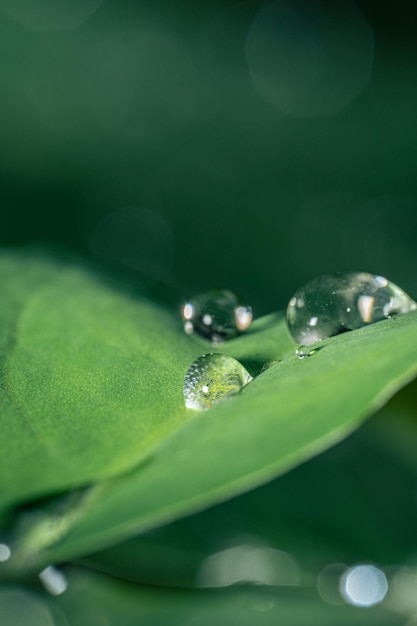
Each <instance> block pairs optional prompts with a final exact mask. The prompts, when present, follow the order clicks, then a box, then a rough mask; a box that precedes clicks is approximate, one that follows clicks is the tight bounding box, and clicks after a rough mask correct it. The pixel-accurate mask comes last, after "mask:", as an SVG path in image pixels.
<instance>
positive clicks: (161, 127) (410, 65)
mask: <svg viewBox="0 0 417 626" xmlns="http://www.w3.org/2000/svg"><path fill="white" fill-rule="evenodd" d="M26 4H28V0H18V1H16V3H13V2H11V1H10V0H2V1H1V2H0V56H1V59H2V61H1V66H0V81H1V116H0V125H1V137H2V141H1V145H0V189H1V222H0V243H1V244H15V243H23V242H27V241H34V240H35V241H38V240H43V241H52V242H53V243H58V244H64V245H65V246H67V247H70V248H72V249H75V250H77V251H81V252H82V253H83V254H87V255H90V254H92V255H93V256H94V255H95V256H98V257H99V258H101V259H102V260H107V261H110V262H111V263H113V264H115V265H116V266H122V267H130V268H131V269H132V268H133V269H134V271H139V272H144V273H145V274H151V275H152V276H154V277H155V276H156V277H157V278H158V280H162V281H163V282H166V283H168V284H169V285H171V286H173V287H174V290H175V293H176V294H178V298H181V297H183V296H187V295H189V294H190V293H193V292H195V291H199V290H204V289H206V288H211V287H213V286H227V287H230V288H232V289H235V290H237V291H239V292H241V293H243V294H244V295H245V296H246V297H247V299H248V301H249V302H251V303H252V304H253V306H254V308H255V312H256V313H257V314H262V313H265V312H268V311H271V310H274V309H277V308H283V307H285V306H286V303H287V301H288V299H289V298H290V296H291V294H292V292H293V291H294V290H295V289H296V288H297V287H299V286H300V285H301V284H302V283H304V282H306V281H308V280H309V279H311V278H312V277H314V276H316V275H318V274H321V273H324V272H328V271H335V270H343V269H353V270H356V269H361V270H367V271H370V272H375V273H380V274H383V275H386V276H387V277H389V278H391V279H392V280H393V281H394V282H397V283H399V284H400V285H401V286H402V287H403V288H404V289H406V290H408V291H409V292H411V293H412V294H413V295H416V294H417V279H416V276H415V265H416V260H417V251H416V245H415V238H416V226H417V214H416V189H415V170H416V162H417V128H416V110H417V82H416V80H415V76H416V39H415V29H414V27H413V23H414V11H413V9H412V4H411V3H404V2H403V3H401V2H400V3H396V4H395V5H394V4H392V3H388V2H386V3H378V4H374V3H371V2H359V3H358V4H357V7H358V10H359V11H360V12H361V13H362V18H361V19H365V20H367V22H368V24H369V32H370V33H372V34H373V62H372V71H371V74H370V79H369V82H368V84H367V85H366V86H365V87H364V89H363V90H362V91H360V93H359V94H358V95H357V97H355V98H354V99H353V100H352V102H351V103H350V104H348V105H347V106H346V107H344V108H342V110H341V111H340V112H335V113H332V114H329V115H313V116H308V115H307V116H305V115H304V116H301V117H300V116H297V115H293V114H291V112H290V113H289V114H288V112H285V113H283V112H281V111H280V110H279V108H278V107H276V106H274V105H273V104H271V103H269V102H266V101H265V99H263V98H262V97H261V96H260V95H259V94H258V93H257V92H256V90H255V89H254V87H253V84H252V82H251V79H250V75H249V71H248V64H247V61H246V56H245V42H246V41H247V38H248V34H249V33H250V32H251V28H253V24H254V20H256V16H257V14H258V12H259V10H260V9H261V8H262V7H264V9H265V6H267V3H262V2H260V1H259V0H256V1H255V0H254V1H239V2H237V1H231V0H229V1H225V0H222V1H218V0H217V1H213V0H212V1H210V2H207V1H200V2H195V1H191V0H189V1H186V2H185V1H176V2H173V1H172V0H152V1H151V0H148V1H146V0H137V1H132V0H105V1H104V2H103V3H102V4H101V6H100V7H99V8H98V10H97V11H96V12H95V13H93V15H92V16H91V17H90V18H89V19H87V20H86V21H84V22H82V23H81V24H80V25H79V26H78V27H76V28H66V27H64V28H62V26H65V25H66V22H65V19H63V21H62V22H59V19H58V25H59V28H56V26H54V27H53V28H52V27H50V26H47V27H45V28H39V24H38V23H37V24H36V25H35V26H36V28H35V29H34V28H33V27H29V26H30V25H29V26H28V24H27V22H28V20H29V22H30V21H31V20H32V22H33V18H32V17H31V16H30V11H29V12H28V11H27V10H26V9H25V5H26ZM73 4H74V5H79V6H82V3H81V5H80V3H77V2H75V3H73ZM287 4H288V3H287ZM289 4H292V6H293V8H294V10H295V11H296V12H298V13H297V15H298V18H297V19H301V20H302V19H304V18H303V16H304V14H305V15H307V17H308V16H310V17H309V18H308V19H307V18H306V23H307V27H306V28H307V31H308V27H309V23H310V22H309V21H308V20H309V19H310V18H311V16H312V15H313V17H314V16H315V17H314V19H316V18H319V19H324V20H325V21H326V20H327V22H326V23H327V27H328V29H330V31H332V25H335V32H336V35H337V33H338V32H339V31H338V30H337V29H338V28H340V23H342V24H343V26H342V29H344V31H343V32H344V33H345V37H346V42H345V57H346V58H344V59H343V58H342V59H340V58H338V57H335V59H334V64H333V65H332V66H331V67H332V72H333V74H334V75H333V78H332V79H331V80H330V79H329V77H327V79H328V83H329V81H330V83H331V82H332V81H334V84H335V90H336V92H337V90H338V89H340V88H342V86H343V85H344V83H345V81H348V80H350V77H349V63H350V55H351V54H352V55H354V52H355V45H356V43H355V41H356V40H355V33H354V28H355V24H353V26H351V25H350V24H349V21H346V19H345V18H344V17H343V11H342V18H341V17H340V11H341V8H340V7H341V6H345V5H343V3H334V2H330V1H328V2H313V1H311V2H307V1H306V2H300V1H297V2H293V3H289ZM349 4H350V5H351V4H352V3H348V5H349ZM13 5H14V6H15V9H14V11H15V12H16V7H20V8H21V16H22V15H23V19H20V21H17V20H16V19H13V18H12V17H10V15H8V14H7V12H6V10H8V11H9V12H10V7H11V6H13ZM41 5H42V6H43V5H44V8H42V6H41ZM63 5H65V2H64V3H63ZM39 6H40V7H41V9H39V12H38V13H37V15H38V21H39V19H41V17H42V15H43V12H45V15H47V17H48V15H49V17H50V12H51V11H50V6H49V3H48V1H47V0H42V2H41V3H40V4H39ZM48 6H49V9H48ZM45 7H46V8H45ZM48 11H49V13H48ZM39 16H41V17H39ZM300 16H301V18H300ZM58 17H59V15H58ZM45 19H46V18H45ZM340 20H342V22H340ZM22 22H26V23H22ZM338 24H339V26H337V25H338ZM32 26H33V24H32ZM349 28H352V38H351V39H350V36H349ZM307 31H306V32H304V31H303V32H301V33H300V41H299V42H298V44H294V45H296V46H297V45H299V46H301V47H302V46H303V45H304V44H305V41H306V40H307V39H308V36H309V35H308V32H307ZM306 38H307V39H306ZM326 54H328V55H330V56H331V55H332V47H331V46H330V48H329V49H328V50H327V52H326ZM303 58H304V57H303ZM284 65H285V61H284ZM292 77H293V75H292V74H291V71H290V78H289V80H290V81H291V80H292ZM295 79H297V76H295ZM324 95H325V94H324ZM308 106H309V104H308V98H307V104H306V107H307V109H308ZM126 207H134V208H133V209H132V208H128V209H126ZM135 211H139V214H138V215H139V217H137V215H136V213H135ZM144 211H145V212H144ZM115 213H116V215H115V218H114V219H115V220H116V222H114V221H113V217H111V218H110V221H104V222H103V221H102V220H103V218H106V216H109V215H112V214H115ZM132 215H136V217H133V218H132ZM126 216H127V217H126ZM126 220H127V222H126ZM132 220H133V221H132ZM143 220H145V224H144V223H143ZM103 223H104V231H105V241H104V243H103V242H101V244H99V245H98V244H97V241H96V240H97V232H99V234H100V233H102V230H103ZM97 229H98V231H97ZM100 236H101V235H100ZM99 238H100V237H99ZM94 242H96V243H94ZM103 246H104V248H105V249H104V248H103ZM103 250H104V251H103Z"/></svg>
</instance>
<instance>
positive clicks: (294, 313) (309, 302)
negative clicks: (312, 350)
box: [287, 272, 417, 346]
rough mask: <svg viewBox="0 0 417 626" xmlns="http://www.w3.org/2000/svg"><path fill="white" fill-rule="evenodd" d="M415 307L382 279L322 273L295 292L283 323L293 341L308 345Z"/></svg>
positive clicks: (408, 298)
mask: <svg viewBox="0 0 417 626" xmlns="http://www.w3.org/2000/svg"><path fill="white" fill-rule="evenodd" d="M416 308H417V304H416V303H415V302H414V300H412V299H411V298H410V296H408V295H407V294H406V293H405V292H404V291H403V290H402V289H400V288H399V287H397V285H394V283H391V282H389V281H388V280H387V279H386V278H383V277H382V276H375V275H373V274H367V273H366V272H346V273H343V274H326V275H324V276H320V277H319V278H316V279H314V280H312V281H311V282H310V283H308V284H307V285H305V286H304V287H301V289H299V290H298V291H296V293H295V294H294V296H293V297H292V298H291V300H290V302H289V304H288V308H287V323H288V328H289V331H290V333H291V335H292V337H293V338H294V340H295V341H296V342H297V343H301V344H304V345H306V346H309V345H311V344H312V343H314V342H316V341H320V340H321V339H325V338H327V337H332V336H333V335H338V334H339V333H342V332H344V331H347V330H355V329H357V328H361V327H362V326H366V325H367V324H372V323H374V322H378V321H380V320H383V319H387V318H389V317H391V316H393V315H400V314H403V313H409V312H410V311H413V310H415V309H416Z"/></svg>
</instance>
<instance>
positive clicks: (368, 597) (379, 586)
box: [340, 565, 388, 607]
mask: <svg viewBox="0 0 417 626" xmlns="http://www.w3.org/2000/svg"><path fill="white" fill-rule="evenodd" d="M387 591H388V582H387V578H386V576H385V574H384V572H383V571H382V570H380V569H379V568H378V567H375V566H374V565H356V566H354V567H350V568H349V569H348V570H347V571H346V572H345V573H344V574H343V576H342V578H341V580H340V592H341V594H342V596H343V597H344V599H345V600H346V602H348V603H349V604H353V605H354V606H360V607H370V606H374V605H375V604H379V602H382V600H383V599H384V598H385V596H386V594H387Z"/></svg>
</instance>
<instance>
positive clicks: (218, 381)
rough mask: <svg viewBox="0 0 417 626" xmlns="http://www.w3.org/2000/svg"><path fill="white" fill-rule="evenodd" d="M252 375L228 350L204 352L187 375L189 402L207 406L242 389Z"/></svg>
mask: <svg viewBox="0 0 417 626" xmlns="http://www.w3.org/2000/svg"><path fill="white" fill-rule="evenodd" d="M251 380H253V379H252V376H251V375H250V374H249V372H248V371H247V370H246V369H245V368H244V367H243V365H242V364H241V363H239V361H236V359H233V358H232V357H230V356H226V355H224V354H218V353H212V354H203V356H200V357H199V358H198V359H196V360H195V361H194V362H193V363H192V364H191V365H190V367H189V368H188V370H187V373H186V375H185V379H184V387H183V391H184V400H185V406H186V407H187V408H189V409H199V410H205V409H209V408H210V407H211V406H212V405H213V404H218V403H219V402H222V401H223V400H225V399H226V398H229V397H230V396H233V395H235V394H236V393H239V391H240V390H241V389H242V388H243V387H244V386H245V385H247V384H248V383H250V382H251Z"/></svg>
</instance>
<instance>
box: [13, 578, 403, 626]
mask: <svg viewBox="0 0 417 626" xmlns="http://www.w3.org/2000/svg"><path fill="white" fill-rule="evenodd" d="M65 575H66V576H67V577H68V582H69V587H68V591H67V592H66V593H65V594H63V595H62V596H60V597H57V598H52V597H48V596H47V595H46V594H45V593H42V592H39V590H38V592H37V593H36V592H34V591H31V592H28V591H25V590H23V589H20V588H12V589H9V590H7V589H3V590H1V591H0V601H1V603H2V608H3V612H5V611H7V614H8V618H9V621H8V626H35V625H36V624H37V623H39V615H40V614H41V615H43V618H44V622H43V623H47V621H48V618H49V620H51V626H52V624H54V623H56V624H58V626H61V623H64V624H68V626H102V625H103V626H104V625H106V626H136V625H137V624H138V620H139V621H140V622H143V623H146V624H147V626H148V625H149V626H182V625H183V624H187V626H197V625H198V626H211V625H212V624H214V623H218V624H220V623H223V624H230V626H235V625H236V626H252V625H253V624H254V623H256V624H259V625H260V626H270V625H271V626H273V625H275V624H276V623H277V621H279V622H281V621H282V622H283V623H285V624H291V626H310V625H311V624H321V625H323V626H333V624H335V623H337V624H339V625H340V626H362V625H364V626H365V625H369V624H370V623H372V624H373V625H374V626H380V625H381V626H385V625H386V626H397V625H401V624H403V623H404V617H403V616H402V615H401V614H396V613H394V612H392V611H391V610H390V609H389V606H387V608H385V606H384V605H383V606H382V607H373V608H368V609H366V610H364V609H358V608H356V607H351V606H346V605H344V606H332V605H330V604H326V603H325V602H324V601H323V600H322V599H321V598H320V597H319V596H318V594H317V592H316V590H315V588H314V586H313V587H312V588H308V589H291V590H286V589H274V588H256V587H255V588H253V587H250V586H244V587H243V588H240V589H239V588H238V589H231V590H221V591H200V592H198V593H187V592H184V591H182V592H179V591H175V590H169V589H152V588H151V587H149V588H147V587H142V588H141V587H137V586H134V585H129V584H126V583H121V582H120V581H114V580H112V579H109V578H106V577H103V576H98V575H95V576H92V575H91V573H88V572H85V571H83V570H80V569H77V568H67V569H66V571H65ZM28 609H29V610H30V609H32V615H31V613H30V612H29V610H28ZM45 614H46V618H47V619H46V620H45ZM48 614H49V615H48ZM22 615H23V616H24V617H25V618H26V619H25V620H23V619H22ZM16 616H17V618H20V620H19V619H16ZM31 617H32V619H31ZM36 619H37V620H38V621H36ZM52 619H53V621H52ZM63 620H67V622H66V621H63ZM48 626H49V623H48Z"/></svg>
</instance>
